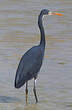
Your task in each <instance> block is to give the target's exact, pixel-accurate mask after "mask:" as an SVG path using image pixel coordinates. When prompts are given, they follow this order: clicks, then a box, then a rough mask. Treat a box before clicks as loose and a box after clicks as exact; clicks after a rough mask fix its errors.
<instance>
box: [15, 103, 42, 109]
mask: <svg viewBox="0 0 72 110" xmlns="http://www.w3.org/2000/svg"><path fill="white" fill-rule="evenodd" d="M14 110H42V109H41V107H39V105H38V104H31V105H24V106H22V105H21V106H17V107H16V108H15V109H14Z"/></svg>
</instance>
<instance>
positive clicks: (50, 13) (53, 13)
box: [48, 11, 63, 16]
mask: <svg viewBox="0 0 72 110" xmlns="http://www.w3.org/2000/svg"><path fill="white" fill-rule="evenodd" d="M48 15H58V16H63V14H61V13H58V12H51V11H50V12H49V13H48Z"/></svg>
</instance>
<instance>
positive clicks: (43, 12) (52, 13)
mask: <svg viewBox="0 0 72 110" xmlns="http://www.w3.org/2000/svg"><path fill="white" fill-rule="evenodd" d="M40 15H42V16H43V15H58V16H63V14H61V13H58V12H56V11H50V10H48V9H43V10H41V13H40Z"/></svg>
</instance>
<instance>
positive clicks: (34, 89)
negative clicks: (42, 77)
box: [33, 79, 38, 103]
mask: <svg viewBox="0 0 72 110" xmlns="http://www.w3.org/2000/svg"><path fill="white" fill-rule="evenodd" d="M33 91H34V95H35V99H36V103H37V102H38V98H37V94H36V79H34V88H33Z"/></svg>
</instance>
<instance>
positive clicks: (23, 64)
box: [16, 46, 43, 80]
mask: <svg viewBox="0 0 72 110" xmlns="http://www.w3.org/2000/svg"><path fill="white" fill-rule="evenodd" d="M42 57H43V56H42V52H41V49H40V48H39V47H38V48H37V46H35V47H33V48H31V49H30V50H28V51H27V52H26V53H25V54H24V55H23V56H22V58H21V60H20V63H19V66H18V69H17V72H16V77H18V78H19V79H20V80H22V78H25V80H27V79H28V78H29V77H33V75H34V73H37V72H38V71H39V70H40V67H41V64H42Z"/></svg>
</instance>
